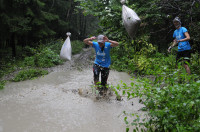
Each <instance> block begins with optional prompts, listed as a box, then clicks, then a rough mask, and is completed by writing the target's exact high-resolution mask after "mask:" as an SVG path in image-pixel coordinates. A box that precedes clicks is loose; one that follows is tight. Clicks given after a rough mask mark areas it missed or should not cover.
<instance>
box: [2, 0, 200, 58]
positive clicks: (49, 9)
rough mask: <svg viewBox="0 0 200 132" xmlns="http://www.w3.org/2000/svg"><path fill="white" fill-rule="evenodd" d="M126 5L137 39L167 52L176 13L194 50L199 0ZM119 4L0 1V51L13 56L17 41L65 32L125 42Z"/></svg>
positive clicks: (115, 0)
mask: <svg viewBox="0 0 200 132" xmlns="http://www.w3.org/2000/svg"><path fill="white" fill-rule="evenodd" d="M126 5H127V6H128V7H130V8H132V9H133V10H135V11H136V12H137V14H138V15H139V16H140V18H141V19H142V23H141V26H140V30H139V31H138V33H137V35H136V38H139V37H141V36H143V37H145V39H146V40H147V41H149V42H150V43H152V44H153V45H155V46H157V48H158V50H159V51H166V48H167V47H168V45H169V43H170V42H171V41H172V34H173V31H174V29H175V28H174V26H173V23H172V20H173V18H174V17H176V16H179V17H180V18H181V21H182V26H184V27H186V28H187V29H188V31H189V34H190V36H191V41H190V43H191V44H192V47H193V51H199V46H198V45H199V42H200V36H199V34H200V33H199V30H200V21H199V19H200V18H199V13H200V3H199V0H140V1H136V0H129V1H127V2H126ZM121 7H122V5H121V3H120V0H1V1H0V12H1V14H0V29H1V32H0V48H1V56H2V55H3V56H4V55H5V54H7V53H4V52H3V51H2V49H4V50H5V49H9V48H12V56H13V57H15V56H16V54H17V53H16V46H22V47H25V46H26V45H35V44H36V43H38V42H39V41H44V40H51V39H57V38H65V37H66V36H65V33H66V32H68V31H69V32H71V33H72V37H71V38H72V39H73V40H83V38H85V37H86V36H88V35H93V34H94V35H97V33H103V34H106V35H107V36H109V37H112V38H113V39H117V40H119V41H120V40H126V41H129V40H130V38H129V37H128V36H127V33H126V32H125V30H124V27H123V25H122V20H121ZM97 29H98V30H97Z"/></svg>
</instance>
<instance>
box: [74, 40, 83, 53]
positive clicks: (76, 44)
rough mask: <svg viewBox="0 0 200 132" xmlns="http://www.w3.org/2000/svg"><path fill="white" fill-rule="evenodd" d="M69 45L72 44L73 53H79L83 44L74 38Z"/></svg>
mask: <svg viewBox="0 0 200 132" xmlns="http://www.w3.org/2000/svg"><path fill="white" fill-rule="evenodd" d="M71 46H72V54H73V55H74V54H78V53H80V52H81V51H82V49H83V48H84V46H85V44H84V43H83V42H82V41H79V40H74V41H72V42H71Z"/></svg>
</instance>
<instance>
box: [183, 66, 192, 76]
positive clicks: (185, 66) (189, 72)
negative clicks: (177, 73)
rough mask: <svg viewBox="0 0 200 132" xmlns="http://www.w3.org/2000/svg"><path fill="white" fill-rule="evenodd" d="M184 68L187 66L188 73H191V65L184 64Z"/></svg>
mask: <svg viewBox="0 0 200 132" xmlns="http://www.w3.org/2000/svg"><path fill="white" fill-rule="evenodd" d="M184 68H185V70H186V72H187V73H188V75H190V74H191V71H190V68H189V66H188V65H187V64H184Z"/></svg>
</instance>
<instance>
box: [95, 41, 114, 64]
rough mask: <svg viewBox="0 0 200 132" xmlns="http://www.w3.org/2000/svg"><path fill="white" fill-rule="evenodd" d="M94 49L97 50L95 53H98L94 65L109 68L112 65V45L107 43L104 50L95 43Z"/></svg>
mask: <svg viewBox="0 0 200 132" xmlns="http://www.w3.org/2000/svg"><path fill="white" fill-rule="evenodd" d="M93 48H95V52H96V59H95V61H94V63H95V64H97V65H100V66H102V67H109V66H110V64H111V59H110V49H111V46H110V43H108V42H105V46H104V49H103V50H102V48H101V47H100V46H99V44H98V43H97V42H93Z"/></svg>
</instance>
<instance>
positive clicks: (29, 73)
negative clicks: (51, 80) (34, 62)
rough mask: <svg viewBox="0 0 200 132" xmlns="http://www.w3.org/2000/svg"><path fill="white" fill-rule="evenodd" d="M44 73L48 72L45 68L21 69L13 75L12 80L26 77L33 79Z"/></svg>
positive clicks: (16, 80)
mask: <svg viewBox="0 0 200 132" xmlns="http://www.w3.org/2000/svg"><path fill="white" fill-rule="evenodd" d="M46 74H48V71H46V70H39V69H28V70H22V71H20V72H19V73H18V74H17V75H16V76H15V77H14V79H13V81H15V82H18V81H23V80H27V79H34V78H36V77H40V76H43V75H46Z"/></svg>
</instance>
